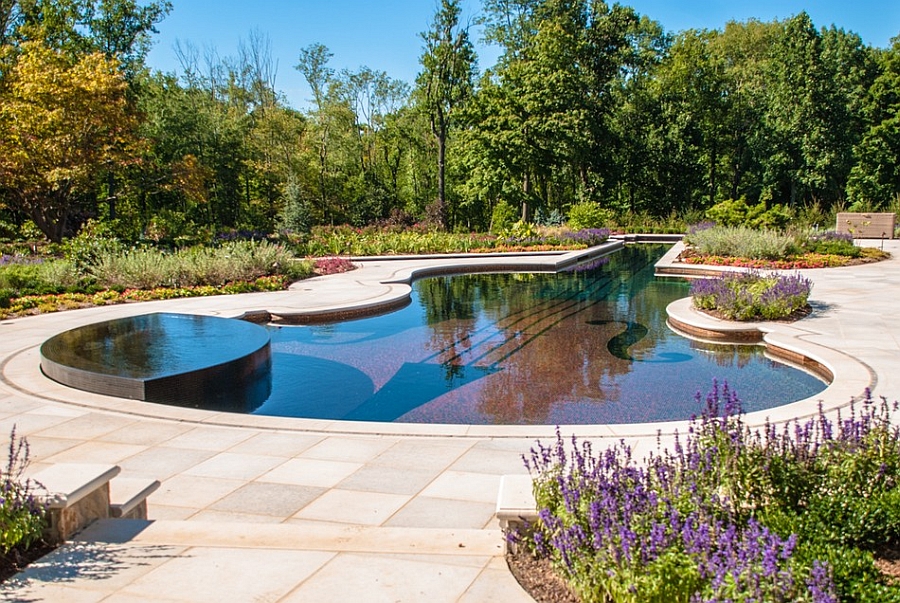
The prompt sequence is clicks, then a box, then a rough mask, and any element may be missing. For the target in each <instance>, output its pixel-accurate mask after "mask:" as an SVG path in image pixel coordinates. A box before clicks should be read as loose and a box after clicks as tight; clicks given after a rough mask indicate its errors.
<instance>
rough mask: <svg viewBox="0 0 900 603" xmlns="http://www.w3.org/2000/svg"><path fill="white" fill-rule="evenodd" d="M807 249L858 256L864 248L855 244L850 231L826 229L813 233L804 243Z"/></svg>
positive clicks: (852, 256)
mask: <svg viewBox="0 0 900 603" xmlns="http://www.w3.org/2000/svg"><path fill="white" fill-rule="evenodd" d="M804 247H805V249H807V250H808V251H810V252H813V253H821V254H830V255H837V256H846V257H851V258H858V257H859V256H860V255H861V253H862V250H861V249H860V248H859V247H857V246H856V245H854V244H853V235H851V234H850V233H844V232H836V231H834V230H826V231H824V232H817V233H813V234H811V235H810V236H809V238H808V239H807V241H806V243H805V244H804Z"/></svg>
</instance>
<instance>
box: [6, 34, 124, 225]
mask: <svg viewBox="0 0 900 603" xmlns="http://www.w3.org/2000/svg"><path fill="white" fill-rule="evenodd" d="M127 89H128V84H127V82H126V81H125V78H124V76H123V75H122V73H121V71H120V70H119V68H118V64H117V63H116V61H115V60H112V59H108V58H106V57H105V56H104V55H103V54H102V53H99V52H97V53H93V54H88V55H82V56H81V57H79V58H77V59H73V58H71V56H67V55H65V54H63V53H61V52H58V51H55V50H53V49H50V48H47V47H46V46H44V45H43V44H41V43H40V42H26V43H24V44H22V46H21V48H20V52H19V53H18V55H17V57H16V59H15V64H14V65H13V66H12V68H11V69H10V70H9V71H8V72H7V73H6V74H5V77H4V78H3V82H2V86H0V199H4V200H5V201H6V203H8V204H9V205H11V206H13V209H15V210H18V211H21V212H23V213H24V214H26V215H28V216H29V217H30V218H31V219H32V220H33V221H34V223H35V224H36V225H37V227H38V228H40V229H41V231H42V232H43V233H44V234H45V235H46V236H47V238H49V239H50V240H51V241H55V242H59V241H61V240H62V238H63V236H65V235H66V234H68V231H69V230H70V229H71V225H70V220H71V218H72V217H73V216H75V215H76V214H77V212H79V211H80V210H81V209H82V208H83V207H84V205H85V204H88V203H90V201H91V199H90V195H92V194H93V191H95V190H96V186H95V185H96V183H97V181H98V179H100V178H102V177H104V175H107V174H109V173H114V172H116V171H118V170H120V169H122V168H123V167H124V166H126V165H128V163H130V162H132V161H134V158H135V157H137V153H136V146H137V144H138V138H137V135H136V126H137V120H136V118H135V116H134V115H133V113H132V112H131V111H130V110H129V107H128V99H127Z"/></svg>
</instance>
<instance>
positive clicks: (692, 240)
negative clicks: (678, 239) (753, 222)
mask: <svg viewBox="0 0 900 603" xmlns="http://www.w3.org/2000/svg"><path fill="white" fill-rule="evenodd" d="M684 242H685V244H687V245H690V246H692V247H693V248H694V249H695V250H696V251H697V252H698V253H700V254H702V255H721V256H727V257H740V258H752V259H764V260H777V259H783V258H786V257H789V256H791V255H795V254H796V253H798V252H799V251H800V247H799V245H798V243H797V240H796V239H795V238H794V237H792V236H790V235H786V234H781V233H778V232H775V231H772V230H754V229H752V228H748V227H745V226H734V227H729V226H714V227H712V228H707V229H705V230H697V231H695V232H691V233H689V234H688V235H686V236H685V238H684Z"/></svg>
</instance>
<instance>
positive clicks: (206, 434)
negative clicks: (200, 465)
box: [166, 426, 253, 452]
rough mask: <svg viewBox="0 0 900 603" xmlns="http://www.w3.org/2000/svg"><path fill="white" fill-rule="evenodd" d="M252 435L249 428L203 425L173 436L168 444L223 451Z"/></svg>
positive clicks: (176, 446)
mask: <svg viewBox="0 0 900 603" xmlns="http://www.w3.org/2000/svg"><path fill="white" fill-rule="evenodd" d="M251 435H253V432H252V431H250V430H247V429H229V428H226V427H206V426H202V427H195V428H194V429H192V430H190V431H188V432H185V433H183V434H181V435H179V436H176V437H174V438H172V439H171V440H169V441H168V442H166V446H171V447H173V448H193V449H195V450H215V451H217V452H222V451H224V450H227V449H229V448H231V447H232V446H235V445H236V444H239V443H241V442H243V441H244V440H247V439H249V438H250V436H251Z"/></svg>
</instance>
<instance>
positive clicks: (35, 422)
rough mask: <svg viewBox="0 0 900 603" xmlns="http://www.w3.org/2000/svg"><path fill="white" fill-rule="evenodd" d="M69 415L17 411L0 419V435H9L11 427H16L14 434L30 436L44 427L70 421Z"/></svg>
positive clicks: (4, 436) (5, 436) (48, 427)
mask: <svg viewBox="0 0 900 603" xmlns="http://www.w3.org/2000/svg"><path fill="white" fill-rule="evenodd" d="M70 420H71V418H70V417H60V416H57V415H44V414H36V413H31V412H26V413H19V414H15V415H12V416H9V417H6V418H5V419H2V420H0V437H3V438H4V439H6V438H8V437H9V432H10V431H12V429H13V427H15V428H16V434H17V435H20V436H28V437H31V436H32V435H34V434H37V433H40V432H41V431H43V430H45V429H50V428H52V427H55V426H57V425H59V424H60V423H65V422H67V421H70Z"/></svg>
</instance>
